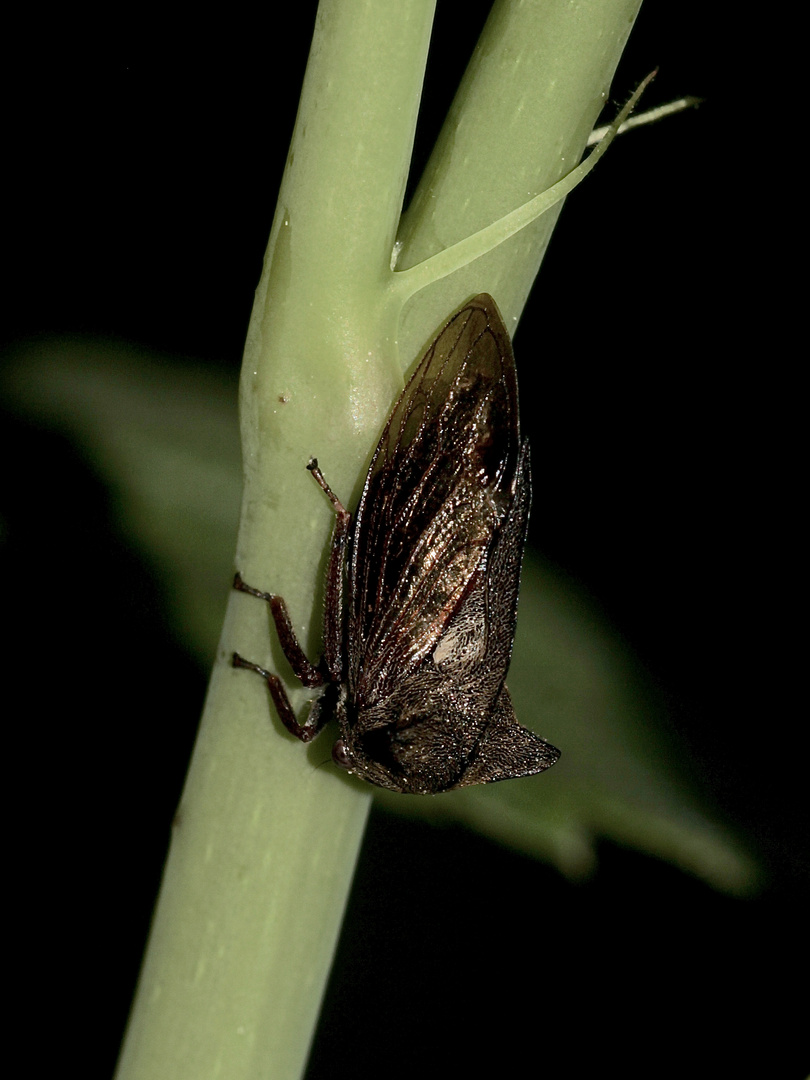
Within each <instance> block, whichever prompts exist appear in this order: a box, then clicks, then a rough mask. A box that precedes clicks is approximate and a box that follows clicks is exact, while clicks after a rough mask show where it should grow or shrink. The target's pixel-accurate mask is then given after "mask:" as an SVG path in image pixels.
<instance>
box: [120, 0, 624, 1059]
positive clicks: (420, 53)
mask: <svg viewBox="0 0 810 1080" xmlns="http://www.w3.org/2000/svg"><path fill="white" fill-rule="evenodd" d="M639 2H640V0H610V2H606V0H587V2H575V3H573V4H572V3H570V2H569V0H550V2H544V3H539V2H537V3H524V4H511V3H506V2H500V3H496V5H495V7H494V8H493V12H492V15H491V17H490V20H489V23H488V25H487V28H486V31H485V33H484V36H483V38H482V42H481V45H480V46H479V50H478V52H477V53H476V57H475V58H474V60H473V63H472V64H471V74H469V75H468V77H467V78H466V79H465V83H464V86H463V87H462V90H461V91H460V93H459V97H458V99H457V101H456V103H455V104H454V107H453V111H452V114H451V117H450V118H449V120H448V125H449V126H448V127H447V128H446V129H445V133H444V134H443V135H442V139H441V140H440V142H439V145H438V147H437V152H436V155H434V159H433V160H432V162H431V165H430V167H429V169H428V171H427V173H426V179H425V182H424V186H423V187H422V188H420V193H419V194H418V195H417V198H416V200H415V204H414V207H413V208H412V209H411V210H410V211H409V214H408V215H407V217H406V218H405V219H404V221H403V224H402V229H401V232H400V240H401V243H402V249H401V253H400V266H405V267H411V266H414V265H415V264H416V263H417V262H420V261H421V260H423V259H425V258H427V257H429V256H430V255H433V254H435V253H436V252H437V251H439V250H441V249H442V248H444V247H447V246H449V245H451V244H453V243H455V242H457V241H458V240H461V239H463V237H464V236H466V235H468V234H470V233H471V232H473V231H475V230H476V229H479V228H482V227H484V226H486V225H488V224H490V223H491V222H493V221H495V220H496V219H497V218H498V217H499V216H501V215H503V214H504V213H505V212H508V211H509V210H512V209H514V208H515V207H517V206H520V205H521V204H522V203H524V202H526V200H527V197H529V196H531V195H532V194H537V193H539V192H540V191H542V190H544V189H545V188H546V187H548V186H549V185H550V184H551V183H554V182H555V181H556V180H558V179H559V178H560V176H562V175H564V174H565V173H567V172H569V171H570V169H571V168H572V167H573V165H575V164H576V161H577V160H578V158H579V155H580V153H581V151H582V148H583V147H584V145H585V142H586V140H587V137H588V133H589V131H590V129H591V127H592V125H593V122H594V119H595V117H596V115H597V114H598V112H599V108H600V105H601V102H602V99H603V97H604V95H605V93H606V90H607V86H608V85H609V82H610V78H611V76H612V74H613V70H614V68H615V65H616V63H617V61H618V57H619V55H620V53H621V48H622V46H623V44H624V41H625V39H626V37H627V34H628V33H629V30H630V26H631V25H632V20H633V18H634V16H635V13H636V10H637V8H638V3H639ZM432 14H433V2H432V0H403V2H401V3H397V4H391V3H390V2H389V0H369V2H368V3H366V4H364V5H360V4H354V3H346V0H322V3H321V5H320V9H319V13H318V18H317V22H316V28H315V36H314V40H313V46H312V52H311V55H310V61H309V66H308V68H307V74H306V79H305V84H304V88H303V91H302V97H301V104H300V109H299V114H298V118H297V121H296V128H295V133H294V136H293V141H292V146H291V151H290V157H289V161H288V166H287V170H286V172H285V176H284V180H283V183H282V188H281V192H280V195H279V202H278V209H277V213H276V217H275V220H274V223H273V228H272V233H271V237H270V243H269V246H268V251H267V256H266V260H265V268H264V273H263V275H262V280H261V282H260V285H259V288H258V290H257V295H256V302H255V306H254V310H253V316H252V319H251V324H250V329H249V333H248V340H247V344H246V347H245V358H244V365H243V372H242V381H241V390H240V404H241V424H242V439H243V456H244V480H245V482H244V496H243V506H242V518H241V524H240V530H239V539H238V543H237V555H236V565H237V567H238V569H239V570H240V571H241V572H242V574H243V576H244V578H245V580H246V581H248V582H249V583H250V584H253V585H256V586H258V587H260V588H262V589H271V590H272V591H274V592H277V593H279V594H281V595H282V596H284V597H285V599H286V600H287V603H288V605H289V609H290V612H291V615H292V619H293V622H294V624H295V627H296V631H297V633H298V635H299V639H300V640H301V642H302V644H303V645H304V647H305V649H306V650H307V651H308V652H309V654H310V655H311V656H316V655H317V653H318V650H319V646H320V641H319V626H320V606H321V601H322V589H321V582H322V579H323V569H324V565H325V562H324V560H325V552H326V549H327V546H328V537H329V533H330V530H331V526H332V514H331V510H330V507H329V504H328V502H327V501H326V499H325V498H324V497H323V494H322V493H321V492H320V491H319V489H318V488H317V487H316V485H315V484H314V482H313V481H312V479H311V477H310V476H309V474H308V473H307V472H306V469H305V465H306V463H307V461H308V460H309V458H310V456H313V455H314V456H317V457H318V458H319V459H320V462H321V466H322V468H323V469H324V472H325V473H326V475H327V479H328V480H329V482H330V484H331V485H332V487H333V488H334V490H335V491H336V492H337V493H338V495H339V496H340V497H341V498H342V499H343V500H344V501H345V502H347V503H349V505H353V500H356V497H357V494H358V492H359V485H360V483H361V478H362V475H363V471H364V468H365V466H366V465H367V462H368V459H369V457H370V454H371V452H372V450H373V447H374V444H375V442H376V439H377V437H378V435H379V431H380V428H381V426H382V423H383V420H384V418H385V415H386V414H387V412H388V411H389V409H390V406H391V404H392V401H393V400H394V398H395V396H396V394H397V392H398V390H399V388H400V387H401V385H402V370H403V368H404V367H406V366H407V365H408V364H409V363H410V362H411V361H412V360H413V359H414V358H415V356H416V355H417V353H418V352H419V349H420V348H421V346H422V345H423V344H424V342H425V341H426V340H427V339H428V338H429V337H430V335H431V333H432V332H433V331H435V329H436V326H437V325H438V324H439V323H440V322H441V320H442V319H443V318H444V317H445V316H446V315H447V314H448V313H449V312H450V311H451V310H452V308H453V307H454V306H455V305H456V304H457V303H458V302H460V301H461V300H463V299H464V298H465V297H466V296H469V295H470V294H472V293H474V292H479V291H482V290H486V291H489V292H492V293H493V294H494V295H495V296H496V299H497V300H498V302H499V304H500V305H501V307H502V310H503V312H504V315H505V316H506V317H507V320H508V321H509V320H511V322H512V324H514V322H515V321H516V319H517V315H518V313H519V311H520V308H521V306H522V302H523V299H524V298H525V296H526V294H527V293H528V291H529V288H530V285H531V281H532V280H533V277H534V274H535V272H536V269H537V267H538V265H539V261H540V258H541V257H542V250H543V249H544V246H545V243H546V242H547V239H548V234H549V233H550V229H551V224H553V222H552V220H551V219H552V217H554V216H556V213H555V211H551V213H550V214H546V215H545V216H544V217H543V218H541V219H540V220H539V221H538V222H535V223H534V225H530V226H529V227H528V228H527V229H524V230H523V232H521V233H520V234H518V235H517V236H514V237H512V239H511V240H509V241H508V242H506V243H504V244H501V245H500V247H498V248H497V249H496V250H495V251H493V252H492V253H491V254H489V255H485V256H483V257H482V258H479V259H477V260H476V262H475V263H473V264H471V265H470V266H467V267H465V268H464V269H462V270H460V271H458V272H456V273H454V274H452V275H450V276H448V277H445V278H443V279H442V280H441V281H438V282H436V283H435V284H431V285H429V286H428V287H427V288H424V289H423V290H422V291H421V292H420V293H419V294H418V295H417V296H416V297H414V299H413V300H412V301H410V302H409V303H408V305H407V307H406V309H405V311H404V312H403V302H404V296H403V295H398V294H397V291H396V289H392V288H391V285H392V282H393V281H394V280H395V278H394V277H392V271H391V269H390V262H391V250H392V248H393V244H394V239H395V234H396V230H397V226H398V223H399V213H400V208H401V201H402V194H403V191H404V187H405V179H406V175H407V168H408V161H409V157H410V151H411V145H412V139H413V131H414V127H415V121H416V113H417V109H418V103H419V95H420V91H421V83H422V75H423V68H424V63H425V57H426V52H427V45H428V39H429V33H430V25H431V20H432ZM547 219H548V220H547ZM268 623H269V621H268V613H267V610H266V605H264V604H262V603H260V602H258V601H257V600H255V599H253V598H251V597H248V596H245V595H244V594H233V595H232V597H231V600H230V603H229V606H228V611H227V614H226V619H225V625H224V628H223V633H222V638H221V642H220V648H219V651H218V659H217V663H216V665H215V668H214V671H213V674H212V679H211V685H210V689H209V694H208V698H207V701H206V706H205V711H204V714H203V719H202V724H201V728H200V733H199V737H198V742H197V746H196V748H195V751H194V756H193V759H192V763H191V766H190V769H189V774H188V778H187V782H186V787H185V790H184V793H183V798H182V801H181V805H180V808H179V811H178V816H177V821H176V827H175V830H174V837H173V840H172V845H171V850H170V854H169V859H168V862H167V865H166V870H165V874H164V880H163V885H162V888H161V894H160V898H159V902H158V906H157V909H156V912H155V917H154V922H153V927H152V933H151V937H150V942H149V947H148V950H147V954H146V958H145V961H144V966H143V970H142V973H141V979H140V983H139V987H138V992H137V995H136V1000H135V1003H134V1006H133V1012H132V1016H131V1018H130V1025H129V1029H128V1032H127V1038H126V1041H125V1045H124V1048H123V1051H122V1056H121V1060H120V1062H119V1069H118V1073H117V1077H118V1080H155V1078H157V1077H171V1078H172V1080H207V1078H209V1077H211V1078H213V1077H221V1078H226V1080H258V1078H260V1077H261V1078H270V1077H272V1078H283V1080H287V1078H295V1077H297V1076H299V1075H300V1073H301V1071H302V1069H303V1067H304V1065H305V1062H306V1056H307V1052H308V1047H309V1043H310V1040H311V1036H312V1031H313V1029H314V1026H315V1022H316V1018H317V1013H318V1009H319V1005H320V1000H321V996H322V993H323V988H324V985H325V982H326V978H327V974H328V970H329V965H330V962H331V958H332V954H333V950H334V945H335V941H336V938H337V934H338V931H339V926H340V921H341V918H342V914H343V909H344V905H345V900H346V896H347V894H348V890H349V886H350V882H351V876H352V872H353V868H354V863H355V859H356V854H357V850H358V846H359V843H360V839H361V835H362V830H363V825H364V822H365V817H366V813H367V809H368V804H369V797H370V795H369V792H368V791H367V790H364V789H363V788H362V786H361V785H359V784H356V783H354V782H352V781H351V780H350V779H347V778H346V777H345V776H342V775H336V774H335V771H334V770H333V769H331V768H318V767H317V766H318V765H320V764H322V763H324V762H325V761H326V760H327V759H328V756H329V741H328V736H327V737H326V738H325V739H324V740H323V742H322V741H321V740H318V741H316V742H315V743H314V744H312V745H311V746H310V747H307V748H306V749H305V748H304V747H302V746H301V745H300V744H299V743H297V742H295V740H293V739H292V738H290V737H289V736H288V735H287V734H286V733H285V732H284V731H283V729H282V728H281V726H280V724H279V723H278V721H277V720H276V718H275V717H273V719H272V721H270V720H268V715H269V713H270V708H269V704H268V695H267V690H266V687H265V686H264V685H263V684H262V682H261V680H260V679H258V678H257V677H255V676H254V675H252V674H250V673H248V672H244V671H235V670H233V669H232V668H231V667H230V655H231V652H232V651H233V650H234V649H237V650H238V651H240V652H241V653H243V655H245V656H247V657H249V658H250V659H252V660H255V661H257V662H259V663H262V664H264V665H265V666H267V667H270V668H271V669H273V670H278V671H279V673H280V674H281V675H282V677H283V678H284V679H285V680H286V681H287V683H288V685H289V692H290V696H291V699H292V701H293V705H294V706H296V707H297V708H301V707H302V705H303V700H304V698H305V697H306V695H305V694H304V693H303V692H301V691H300V690H296V688H295V683H294V680H293V679H292V677H291V674H290V672H289V669H288V668H287V666H286V664H285V662H284V661H283V658H282V657H281V656H280V653H279V650H278V647H277V645H276V644H273V641H274V638H273V636H272V635H271V634H270V633H269V625H268Z"/></svg>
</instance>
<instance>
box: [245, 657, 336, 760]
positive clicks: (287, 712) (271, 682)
mask: <svg viewBox="0 0 810 1080" xmlns="http://www.w3.org/2000/svg"><path fill="white" fill-rule="evenodd" d="M231 662H232V664H233V666H234V667H235V668H247V669H248V671H255V672H256V674H257V675H261V676H262V678H263V679H264V680H265V681H266V682H267V687H268V689H269V691H270V697H271V698H272V699H273V704H274V705H275V707H276V712H277V713H278V716H279V719H280V720H281V722H282V724H283V725H284V727H285V728H286V729H287V731H289V733H290V734H291V735H294V736H295V737H296V739H300V740H301V742H312V740H313V739H314V738H315V736H316V735H317V734H318V732H319V731H320V730H321V728H322V727H323V726H324V724H325V723H326V721H327V719H328V714H327V713H326V711H325V710H323V709H321V703H320V701H317V700H316V701H313V702H312V704H311V705H310V708H309V716H308V717H307V720H306V723H304V724H299V723H298V721H297V720H296V718H295V713H294V712H293V707H292V705H290V699H289V698H288V697H287V691H286V690H285V689H284V684H283V683H282V681H281V679H280V678H279V677H278V675H274V674H273V672H272V671H267V670H266V669H265V668H263V667H259V665H258V664H252V663H251V662H250V660H245V658H244V657H243V656H240V655H239V653H236V652H235V653H234V654H233V659H232V661H231Z"/></svg>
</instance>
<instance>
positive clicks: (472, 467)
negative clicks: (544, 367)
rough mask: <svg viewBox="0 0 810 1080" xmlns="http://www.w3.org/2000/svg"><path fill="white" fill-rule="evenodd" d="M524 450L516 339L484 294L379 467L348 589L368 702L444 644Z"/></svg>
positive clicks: (405, 410) (416, 385) (407, 399)
mask: <svg viewBox="0 0 810 1080" xmlns="http://www.w3.org/2000/svg"><path fill="white" fill-rule="evenodd" d="M519 454H520V431H519V427H518V407H517V382H516V377H515V369H514V359H513V355H512V348H511V343H510V341H509V337H508V335H507V333H506V330H505V329H504V327H503V322H502V320H501V317H500V314H499V313H498V311H497V308H496V307H495V302H494V301H493V300H492V298H491V297H489V296H486V295H485V294H483V295H481V296H478V297H476V298H475V299H474V300H472V301H471V302H470V303H469V304H468V305H467V306H465V307H464V308H462V309H461V310H460V311H459V312H458V313H457V314H455V315H454V316H453V317H452V318H451V319H450V321H449V322H448V323H447V325H446V326H445V327H444V329H443V330H442V331H441V332H440V334H439V335H438V337H437V338H436V340H435V342H434V343H433V345H432V346H431V347H430V348H429V350H428V352H427V354H426V355H425V357H424V358H423V360H422V361H421V363H420V364H419V366H418V368H417V369H416V371H415V373H414V375H413V377H412V378H411V380H410V382H409V383H408V385H407V386H406V387H405V390H404V391H403V393H402V396H401V397H400V399H399V401H398V402H397V404H396V406H395V407H394V410H393V412H392V414H391V417H390V419H389V421H388V424H387V425H386V428H385V430H384V431H383V434H382V437H381V438H380V442H379V444H378V447H377V450H376V452H375V454H374V457H373V459H372V463H371V466H370V468H369V473H368V476H367V479H366V484H365V487H364V489H363V495H362V497H361V500H360V505H359V507H358V510H357V514H356V517H355V532H354V542H353V549H352V557H351V563H350V571H349V590H348V593H349V597H350V609H349V618H348V627H347V631H348V633H347V652H348V666H349V672H348V676H349V685H350V688H351V694H352V696H353V697H354V699H355V700H356V702H357V704H358V705H360V706H361V707H362V706H365V705H369V704H373V703H374V702H375V701H378V700H381V699H384V698H385V697H386V696H388V695H389V694H390V693H391V692H392V690H393V689H394V687H395V685H396V684H397V682H399V681H400V680H402V679H403V678H404V677H407V675H408V674H409V672H411V671H413V670H414V669H415V668H416V667H418V665H419V664H420V663H421V662H422V661H423V660H424V658H425V657H426V656H427V655H428V654H429V653H431V652H432V650H433V649H434V647H435V646H436V643H437V641H438V639H439V638H440V636H441V634H442V631H443V629H444V627H445V626H446V625H447V623H448V622H449V620H450V619H451V618H452V616H453V614H454V612H455V611H456V610H457V609H458V607H459V605H460V604H461V603H462V601H463V600H464V598H465V596H466V594H467V592H468V590H469V588H470V584H471V582H472V580H473V576H474V575H475V573H476V570H477V569H478V568H479V565H480V564H481V562H482V558H483V557H485V555H486V551H487V548H488V546H489V544H490V542H491V540H492V536H493V531H494V530H495V529H497V528H498V527H499V525H500V524H501V523H502V522H503V520H504V518H505V516H506V514H507V513H508V510H509V507H510V505H511V503H512V499H513V493H514V486H515V480H516V469H517V463H518V457H519Z"/></svg>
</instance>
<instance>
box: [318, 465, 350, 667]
mask: <svg viewBox="0 0 810 1080" xmlns="http://www.w3.org/2000/svg"><path fill="white" fill-rule="evenodd" d="M307 468H308V469H309V471H310V472H311V473H312V475H313V476H314V477H315V480H316V481H317V483H318V485H319V486H320V487H321V488H322V489H323V491H324V492H325V494H326V495H327V497H328V498H329V501H330V502H331V504H332V507H333V509H334V511H335V515H336V516H335V529H334V532H333V533H332V546H331V549H330V551H329V564H328V566H327V568H326V590H325V594H324V613H323V662H324V664H325V666H326V671H327V673H328V675H329V679H330V680H331V681H332V682H335V683H337V682H340V681H341V676H342V669H343V659H342V645H343V579H344V570H345V566H346V545H347V542H348V539H349V530H350V528H351V523H352V515H351V514H350V513H349V511H348V510H347V509H346V507H345V506H344V505H343V503H342V502H341V501H340V499H339V498H338V497H337V495H335V493H334V492H333V491H332V489H331V488H330V487H329V485H328V484H327V482H326V480H325V479H324V476H323V473H322V472H321V470H320V467H319V466H318V460H317V458H311V459H310V462H309V464H308V465H307Z"/></svg>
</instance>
